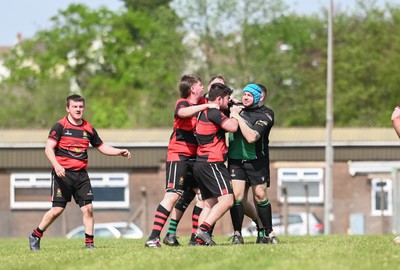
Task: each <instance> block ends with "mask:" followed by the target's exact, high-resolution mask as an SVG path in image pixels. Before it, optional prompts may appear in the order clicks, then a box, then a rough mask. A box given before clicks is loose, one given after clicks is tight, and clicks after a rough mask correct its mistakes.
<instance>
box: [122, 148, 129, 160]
mask: <svg viewBox="0 0 400 270" xmlns="http://www.w3.org/2000/svg"><path fill="white" fill-rule="evenodd" d="M120 155H121V156H123V157H126V158H128V159H129V158H131V152H129V150H128V149H121V153H120Z"/></svg>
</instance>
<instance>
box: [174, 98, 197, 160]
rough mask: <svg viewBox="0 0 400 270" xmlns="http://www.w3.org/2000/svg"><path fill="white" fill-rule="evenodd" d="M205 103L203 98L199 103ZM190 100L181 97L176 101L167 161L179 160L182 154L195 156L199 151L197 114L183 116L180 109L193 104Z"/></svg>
mask: <svg viewBox="0 0 400 270" xmlns="http://www.w3.org/2000/svg"><path fill="white" fill-rule="evenodd" d="M203 103H205V102H204V100H201V101H200V102H199V104H203ZM193 105H195V104H192V103H190V101H189V100H187V99H184V98H181V99H178V100H177V101H176V103H175V114H174V130H173V132H172V134H171V137H170V141H169V144H168V152H167V161H179V160H180V156H186V157H195V156H196V151H197V141H196V137H195V136H194V133H193V131H194V129H195V127H196V120H197V115H196V116H191V117H186V118H181V117H179V116H178V111H179V110H180V109H181V108H186V107H190V106H193Z"/></svg>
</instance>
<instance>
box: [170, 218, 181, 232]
mask: <svg viewBox="0 0 400 270" xmlns="http://www.w3.org/2000/svg"><path fill="white" fill-rule="evenodd" d="M178 224H179V220H175V219H171V220H170V222H169V227H168V232H167V234H168V235H170V234H176V229H177V228H178Z"/></svg>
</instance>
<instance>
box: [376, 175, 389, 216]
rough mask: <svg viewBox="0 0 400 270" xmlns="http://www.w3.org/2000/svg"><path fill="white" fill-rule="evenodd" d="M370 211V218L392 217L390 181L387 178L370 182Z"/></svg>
mask: <svg viewBox="0 0 400 270" xmlns="http://www.w3.org/2000/svg"><path fill="white" fill-rule="evenodd" d="M371 189H372V190H371V206H372V207H371V210H372V213H371V215H372V216H380V215H382V212H383V215H384V216H391V215H392V181H391V180H390V179H387V178H374V179H372V180H371Z"/></svg>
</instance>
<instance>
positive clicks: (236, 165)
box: [228, 158, 270, 187]
mask: <svg viewBox="0 0 400 270" xmlns="http://www.w3.org/2000/svg"><path fill="white" fill-rule="evenodd" d="M228 167H229V172H230V173H231V177H232V180H245V181H246V182H247V183H249V185H251V186H255V185H261V184H264V183H267V187H269V185H270V180H269V168H267V166H266V162H265V159H263V158H259V159H253V160H241V159H229V160H228Z"/></svg>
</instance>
